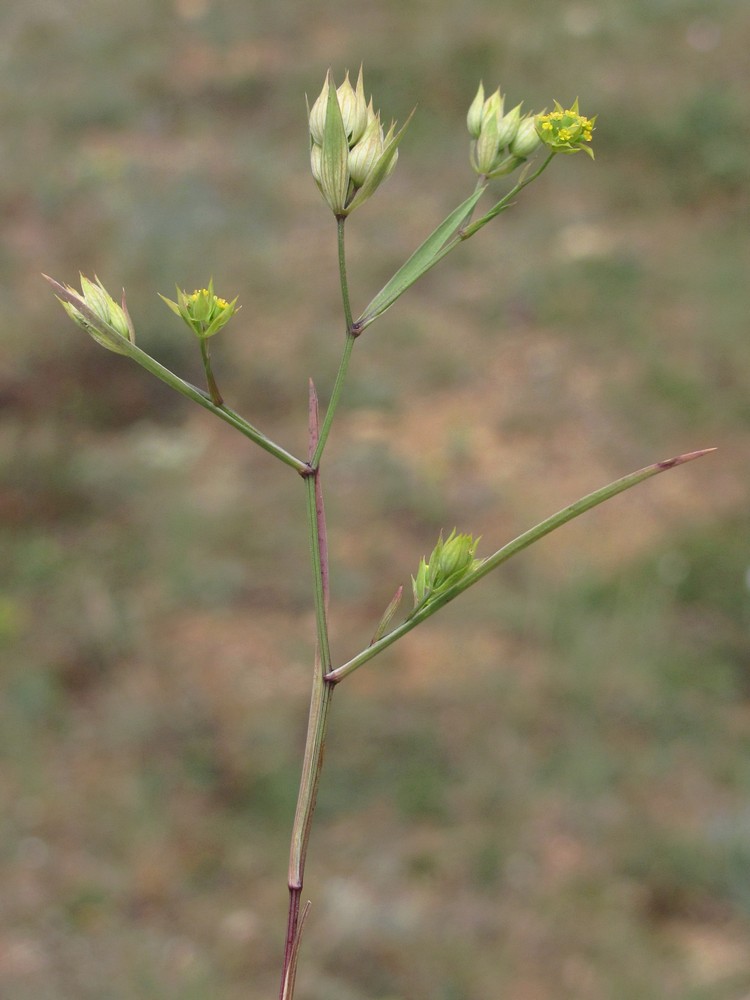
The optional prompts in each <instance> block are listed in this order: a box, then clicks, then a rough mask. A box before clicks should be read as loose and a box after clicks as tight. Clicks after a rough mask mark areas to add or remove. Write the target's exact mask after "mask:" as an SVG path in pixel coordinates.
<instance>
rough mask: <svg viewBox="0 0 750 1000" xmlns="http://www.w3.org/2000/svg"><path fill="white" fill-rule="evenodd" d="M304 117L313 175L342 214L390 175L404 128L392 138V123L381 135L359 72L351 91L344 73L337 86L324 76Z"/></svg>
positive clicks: (347, 211)
mask: <svg viewBox="0 0 750 1000" xmlns="http://www.w3.org/2000/svg"><path fill="white" fill-rule="evenodd" d="M308 117H309V125H310V165H311V168H312V174H313V177H314V178H315V181H316V183H317V185H318V187H319V188H320V190H321V193H322V194H323V197H324V198H325V200H326V201H327V202H328V204H329V205H330V206H331V209H332V210H333V212H334V214H335V215H336V216H337V217H339V218H340V217H343V216H346V215H348V214H349V213H350V212H351V211H352V210H353V209H354V208H356V207H357V206H358V205H361V204H362V202H363V201H365V200H366V199H367V198H369V197H370V195H371V194H372V193H373V192H374V191H375V189H376V188H377V187H378V186H379V185H380V184H381V183H382V182H383V181H384V180H385V178H386V177H388V176H389V175H390V174H391V173H392V171H393V168H394V167H395V166H396V160H397V159H398V149H397V144H398V141H399V139H400V137H401V135H402V134H403V129H401V131H400V132H399V133H398V135H396V126H395V124H391V127H390V128H389V130H388V132H387V133H385V134H384V133H383V127H382V125H381V123H380V112H376V111H374V109H373V106H372V98H371V99H370V101H369V103H368V102H367V101H366V100H365V91H364V83H363V81H362V70H361V69H360V71H359V76H358V78H357V85H356V88H355V87H352V85H351V83H350V81H349V74H348V73H347V74H346V78H345V79H344V82H343V83H342V84H341V86H340V87H338V88H337V87H336V85H335V83H334V82H333V79H332V77H331V74H330V72H329V73H328V75H327V76H326V81H325V83H324V84H323V89H322V91H321V92H320V95H319V96H318V98H317V100H316V101H315V103H314V104H313V106H312V108H310V110H309V115H308Z"/></svg>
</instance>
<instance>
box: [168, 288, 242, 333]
mask: <svg viewBox="0 0 750 1000" xmlns="http://www.w3.org/2000/svg"><path fill="white" fill-rule="evenodd" d="M159 297H160V298H161V299H163V301H164V302H166V304H167V305H168V306H169V308H170V309H171V310H172V312H173V313H176V314H177V315H178V316H181V317H182V319H183V320H184V321H185V322H186V323H187V325H188V326H189V327H190V329H191V330H192V331H193V333H195V335H196V336H197V337H200V338H201V340H206V339H207V338H208V337H213V335H214V334H215V333H218V332H219V330H221V328H222V327H223V326H225V325H226V324H227V323H228V322H229V320H230V319H231V318H232V316H234V314H235V313H236V312H237V310H238V309H239V308H241V307H239V306H237V299H236V298H234V299H232V301H231V302H227V300H226V299H222V298H219V296H218V295H215V294H214V281H213V278H212V279H211V280H210V281H209V283H208V288H196V289H195V291H194V292H190V293H188V292H184V291H182V289H181V288H179V287H178V288H177V301H176V302H173V301H172V300H171V299H168V298H166V297H165V296H164V295H160V296H159Z"/></svg>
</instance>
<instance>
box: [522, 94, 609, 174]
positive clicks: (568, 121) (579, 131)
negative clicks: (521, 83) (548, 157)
mask: <svg viewBox="0 0 750 1000" xmlns="http://www.w3.org/2000/svg"><path fill="white" fill-rule="evenodd" d="M595 121H596V115H595V116H594V117H593V118H584V116H583V115H582V114H580V113H579V111H578V98H576V100H575V101H574V102H573V105H572V107H570V108H567V109H565V108H563V107H562V105H561V104H558V102H557V101H555V110H554V111H550V112H549V114H541V115H537V117H536V130H537V133H538V134H539V138H540V139H541V140H542V142H543V143H544V144H545V146H547V147H548V148H549V149H550V150H551V151H552V152H553V153H578V152H579V151H580V150H583V152H584V153H586V154H587V155H588V156H590V157H591V159H592V160H593V158H594V151H593V149H592V148H591V146H586V145H584V143H587V142H591V136H592V133H593V131H594V122H595Z"/></svg>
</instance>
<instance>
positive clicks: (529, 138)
mask: <svg viewBox="0 0 750 1000" xmlns="http://www.w3.org/2000/svg"><path fill="white" fill-rule="evenodd" d="M541 142H542V140H541V139H540V138H539V133H538V132H537V130H536V121H535V120H534V117H533V115H529V116H527V117H526V118H524V119H523V120H522V121H521V123H520V124H519V126H518V131H517V132H516V134H515V136H514V137H513V140H512V142H511V143H510V145H509V146H508V150H509V152H510V153H512V155H513V156H520V157H522V158H523V159H526V158H527V157H529V156H531V154H532V153H533V152H534V150H535V149H537V148H538V147H539V146H540V144H541Z"/></svg>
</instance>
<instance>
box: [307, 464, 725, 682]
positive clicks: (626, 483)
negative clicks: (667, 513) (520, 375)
mask: <svg viewBox="0 0 750 1000" xmlns="http://www.w3.org/2000/svg"><path fill="white" fill-rule="evenodd" d="M713 451H716V449H715V448H702V449H700V451H692V452H688V453H687V454H684V455H677V456H676V458H668V459H667V460H666V461H663V462H656V463H655V464H654V465H648V466H646V468H645V469H638V471H637V472H631V473H630V475H628V476H623V477H622V479H617V480H615V481H614V482H613V483H609V484H608V485H607V486H603V487H602V488H601V489H598V490H595V491H594V492H593V493H589V494H588V496H585V497H581V499H580V500H576V502H575V503H572V504H570V505H569V506H568V507H563V509H562V510H559V511H558V512H557V513H556V514H553V515H552V516H551V517H548V518H545V520H544V521H540V522H539V524H536V525H534V527H533V528H529V530H528V531H524V532H523V534H521V535H518V536H517V537H516V538H514V539H513V540H512V541H511V542H508V543H507V545H503V547H502V548H500V549H498V550H497V552H494V553H493V554H492V555H491V556H488V558H486V559H483V560H481V561H479V562H478V565H477V566H476V567H475V568H474V569H472V570H471V571H470V572H469V573H467V574H466V575H465V576H463V577H461V579H460V580H458V581H457V582H456V583H454V584H452V585H451V586H449V587H447V589H446V590H444V591H443V592H442V593H440V594H438V595H436V596H435V598H434V600H432V601H430V602H428V603H427V604H424V605H423V606H422V607H421V608H419V609H417V610H416V611H414V612H413V613H412V614H411V615H410V616H409V617H408V618H407V619H406V620H405V621H403V622H402V623H401V624H400V625H397V626H396V627H395V628H394V629H393V630H392V631H390V632H388V633H386V634H385V635H384V636H382V637H381V638H380V639H378V640H377V641H376V642H374V643H372V644H371V645H370V646H368V647H367V648H366V649H363V650H362V652H361V653H358V654H357V655H356V656H355V657H353V658H352V659H351V660H349V661H348V663H344V664H342V666H340V667H337V668H336V669H335V670H331V671H330V672H329V673H328V674H326V678H325V679H326V680H327V681H329V682H330V683H332V684H336V683H338V682H339V681H341V680H343V679H344V677H348V676H349V674H351V673H353V672H354V671H355V670H357V669H358V668H359V667H361V666H362V664H363V663H366V662H367V661H368V660H371V659H372V658H373V657H374V656H377V655H378V653H380V652H381V651H382V650H384V649H386V648H387V647H388V646H390V645H392V643H394V642H396V641H397V640H398V639H400V638H401V637H402V636H404V635H406V634H407V632H411V630H412V629H413V628H416V626H417V625H419V624H420V623H421V622H423V621H424V620H425V619H426V618H429V617H430V616H431V615H434V614H435V613H436V612H437V611H439V610H440V609H441V608H442V607H444V606H445V605H446V604H448V603H449V602H450V601H453V600H455V598H456V597H458V596H459V594H462V593H463V592H464V591H465V590H468V588H469V587H473V586H474V584H476V583H478V582H479V580H481V579H482V578H483V577H485V576H487V574H488V573H491V572H492V571H493V570H494V569H497V567H498V566H501V565H502V564H503V563H505V562H507V561H508V559H510V558H511V557H512V556H514V555H516V554H517V553H519V552H522V551H523V550H524V549H527V548H528V547H529V546H530V545H533V544H534V542H538V541H539V539H540V538H543V537H544V536H545V535H549V534H550V532H552V531H555V530H556V529H557V528H560V527H562V525H563V524H567V523H568V521H572V520H574V518H576V517H580V515H581V514H584V513H585V512H586V511H587V510H591V509H592V508H593V507H598V506H599V504H601V503H604V502H605V501H606V500H610V499H611V498H612V497H614V496H617V494H618V493H624V492H625V490H629V489H631V488H632V487H633V486H636V485H637V484H638V483H642V482H643V481H644V480H645V479H650V478H651V476H657V475H658V474H659V473H660V472H666V471H667V469H674V468H676V467H677V466H678V465H684V464H685V462H692V461H694V459H696V458H702V457H703V456H704V455H709V454H710V453H711V452H713ZM422 562H423V563H425V560H422ZM420 572H421V573H423V574H424V575H425V576H426V574H427V573H428V572H429V570H428V567H427V565H426V564H425V568H424V570H422V567H421V566H420ZM418 579H419V574H418V578H417V580H418Z"/></svg>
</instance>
